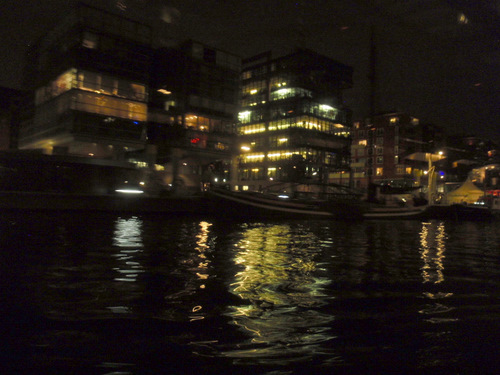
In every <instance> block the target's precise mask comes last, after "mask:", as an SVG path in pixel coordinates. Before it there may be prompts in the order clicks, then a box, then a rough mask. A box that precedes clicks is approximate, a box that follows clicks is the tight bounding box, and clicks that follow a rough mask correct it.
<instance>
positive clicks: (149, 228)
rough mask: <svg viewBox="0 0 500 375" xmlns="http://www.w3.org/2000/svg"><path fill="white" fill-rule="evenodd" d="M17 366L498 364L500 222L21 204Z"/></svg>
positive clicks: (10, 255)
mask: <svg viewBox="0 0 500 375" xmlns="http://www.w3.org/2000/svg"><path fill="white" fill-rule="evenodd" d="M0 229H1V239H0V246H1V256H0V257H1V258H0V259H1V268H0V271H1V288H2V289H1V290H2V294H1V298H2V299H1V301H0V302H1V304H2V328H3V331H4V334H3V337H4V338H5V340H4V341H5V344H4V350H3V351H2V356H1V358H0V359H1V361H2V364H3V366H4V368H6V369H8V370H9V371H11V372H12V373H16V374H25V373H26V374H28V373H41V374H50V373H54V374H177V373H182V374H184V373H201V374H211V373H217V374H222V373H228V372H232V373H235V374H246V373H252V374H266V373H267V374H302V373H306V374H333V373H335V374H366V373H380V374H387V373H399V374H409V373H419V374H434V373H450V374H472V373H481V374H487V373H492V374H493V373H496V371H498V368H500V366H499V365H500V360H499V358H500V350H499V345H498V342H499V339H500V334H499V332H500V298H499V297H500V289H499V286H500V251H499V249H500V223H499V222H498V221H497V222H486V223H479V222H463V223H457V222H451V221H450V222H446V221H429V222H419V221H400V222H392V221H372V222H360V223H352V222H348V223H343V222H339V221H333V222H328V221H318V222H315V221H281V222H266V223H258V222H255V223H231V222H223V221H213V220H209V219H206V218H187V217H180V218H165V217H160V216H153V217H141V216H117V215H110V214H81V213H79V214H68V213H66V214H63V213H58V214H54V213H31V214H26V213H10V214H3V215H2V216H1V219H0Z"/></svg>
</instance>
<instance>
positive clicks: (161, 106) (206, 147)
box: [148, 41, 241, 188]
mask: <svg viewBox="0 0 500 375" xmlns="http://www.w3.org/2000/svg"><path fill="white" fill-rule="evenodd" d="M152 67H153V69H152V74H151V84H150V87H151V94H150V100H149V111H148V116H149V126H148V144H149V146H148V147H149V149H153V150H152V152H150V153H149V154H150V158H153V159H155V160H156V162H155V163H156V165H157V167H159V168H160V169H163V168H164V170H165V173H163V174H164V175H165V178H164V179H165V181H166V182H167V183H175V184H179V185H181V186H182V185H184V186H190V187H193V188H199V186H200V183H201V182H207V183H208V182H214V181H213V179H215V178H217V179H218V180H220V181H218V182H222V181H223V180H224V179H226V180H227V179H228V175H229V163H230V161H231V154H232V151H233V150H232V147H233V144H234V140H235V129H234V126H235V123H236V113H237V105H238V87H239V73H240V68H241V59H240V58H239V57H238V56H236V55H233V54H231V53H227V52H225V51H221V50H218V49H214V48H212V47H209V46H207V45H204V44H201V43H199V42H196V41H186V42H183V43H182V44H181V45H179V46H178V47H175V48H160V49H158V50H156V51H155V55H154V62H153V65H152ZM209 175H210V176H209ZM202 176H206V177H204V178H202ZM174 180H175V181H174ZM205 180H206V181H205Z"/></svg>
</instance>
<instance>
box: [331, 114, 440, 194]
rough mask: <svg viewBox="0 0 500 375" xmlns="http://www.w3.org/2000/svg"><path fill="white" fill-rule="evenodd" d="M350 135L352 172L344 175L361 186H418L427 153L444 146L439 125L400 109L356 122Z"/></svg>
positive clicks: (356, 185)
mask: <svg viewBox="0 0 500 375" xmlns="http://www.w3.org/2000/svg"><path fill="white" fill-rule="evenodd" d="M351 135H352V146H351V165H350V167H351V174H352V176H349V175H347V176H345V177H344V179H348V178H349V177H351V179H352V182H353V186H354V187H355V188H360V189H363V190H366V189H367V188H368V186H369V184H375V185H391V186H394V187H402V188H403V187H416V186H421V185H422V184H423V183H424V182H425V181H424V180H425V176H426V174H427V172H428V165H429V160H428V158H429V157H428V155H429V154H432V153H437V152H438V151H439V150H440V149H442V147H443V146H444V143H443V141H444V137H443V133H442V129H441V128H439V127H437V126H433V125H429V124H422V123H420V121H419V119H417V118H415V117H412V116H410V115H408V114H406V113H402V112H392V113H384V114H378V115H375V116H373V119H367V120H366V122H356V123H355V124H354V125H353V129H352V133H351ZM441 176H443V175H441ZM336 177H337V178H341V177H339V176H336ZM443 177H444V176H443Z"/></svg>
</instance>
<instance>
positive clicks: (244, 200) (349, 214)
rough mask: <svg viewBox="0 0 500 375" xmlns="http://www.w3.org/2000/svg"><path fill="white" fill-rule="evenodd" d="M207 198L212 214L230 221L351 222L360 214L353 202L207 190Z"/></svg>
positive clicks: (359, 216) (360, 215)
mask: <svg viewBox="0 0 500 375" xmlns="http://www.w3.org/2000/svg"><path fill="white" fill-rule="evenodd" d="M207 196H208V197H209V199H210V201H211V202H212V204H213V211H212V213H213V214H216V215H218V216H222V217H231V218H234V217H236V218H244V219H246V218H259V219H264V218H273V219H277V218H286V219H289V218H313V219H343V220H354V219H360V218H361V217H362V212H361V210H360V209H359V207H357V205H356V204H355V203H354V202H352V203H351V202H341V201H339V202H330V201H328V202H327V201H312V200H311V201H309V202H305V201H294V200H280V199H279V198H275V199H273V198H270V197H267V196H265V195H264V194H260V193H239V192H230V191H228V190H226V191H225V190H222V189H217V190H215V189H214V190H211V191H209V192H207Z"/></svg>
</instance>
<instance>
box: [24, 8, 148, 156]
mask: <svg viewBox="0 0 500 375" xmlns="http://www.w3.org/2000/svg"><path fill="white" fill-rule="evenodd" d="M151 35H152V32H151V28H150V27H149V26H147V25H145V24H142V23H139V22H136V21H133V20H130V19H127V18H125V17H123V16H120V15H117V14H114V13H109V12H106V11H103V10H100V9H96V8H93V7H90V6H88V5H84V4H79V5H78V6H77V7H76V8H75V9H74V11H73V12H72V13H71V14H69V15H68V16H67V17H66V18H65V19H64V20H63V21H62V22H61V23H59V24H58V25H57V26H56V27H55V28H53V29H52V30H51V31H50V32H49V33H48V34H46V35H44V36H43V37H42V38H41V39H40V40H39V41H38V42H37V43H36V44H35V45H33V46H32V48H31V49H30V50H29V52H28V58H27V66H26V74H25V78H26V82H25V84H26V86H27V87H29V88H30V89H32V90H34V92H35V95H34V111H33V112H34V113H33V116H32V118H31V119H30V120H29V121H25V122H23V124H22V126H21V129H20V137H19V148H20V149H42V150H44V152H45V153H48V154H51V153H68V154H74V155H87V156H95V157H106V158H116V159H119V158H121V157H122V156H123V155H124V154H125V153H126V151H129V150H135V149H141V148H144V144H145V141H146V136H145V135H146V132H145V129H146V122H147V101H148V84H149V71H150V63H151Z"/></svg>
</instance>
